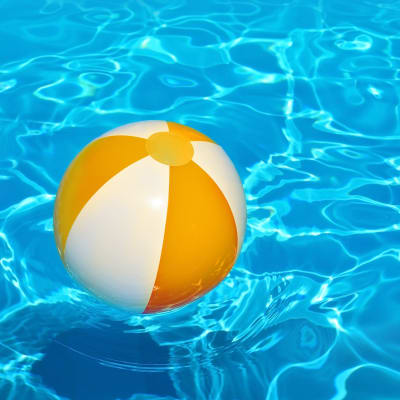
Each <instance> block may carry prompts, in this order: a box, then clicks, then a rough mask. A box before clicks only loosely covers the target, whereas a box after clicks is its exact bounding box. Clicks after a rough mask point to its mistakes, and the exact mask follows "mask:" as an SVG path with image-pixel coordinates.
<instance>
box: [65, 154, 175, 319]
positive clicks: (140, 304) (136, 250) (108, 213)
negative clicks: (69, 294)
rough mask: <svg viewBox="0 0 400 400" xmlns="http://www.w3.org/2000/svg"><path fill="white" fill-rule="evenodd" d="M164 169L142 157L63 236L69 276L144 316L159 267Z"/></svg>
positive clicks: (165, 185)
mask: <svg viewBox="0 0 400 400" xmlns="http://www.w3.org/2000/svg"><path fill="white" fill-rule="evenodd" d="M168 192H169V166H168V165H164V164H161V163H158V162H156V161H154V160H153V159H152V158H151V157H145V158H143V159H141V160H140V161H137V162H135V163H134V164H132V165H130V166H129V167H127V168H125V169H123V170H122V171H121V172H119V173H118V174H117V175H115V176H114V177H113V178H111V179H110V180H109V181H108V182H106V183H105V184H104V185H103V186H102V187H101V188H100V189H99V190H98V191H97V192H96V193H95V194H94V195H93V197H92V198H91V199H90V200H89V201H88V202H87V204H86V205H85V207H84V208H83V209H82V211H81V212H80V214H79V215H78V217H77V219H76V220H75V222H74V224H73V226H72V228H71V231H70V233H69V235H68V239H67V243H66V247H65V262H66V264H67V267H68V269H69V270H70V272H71V273H72V274H73V275H74V276H75V277H76V278H77V280H78V281H80V282H81V283H82V284H83V285H84V286H86V287H87V288H89V289H90V290H91V291H93V292H94V293H95V294H97V295H98V296H99V297H101V298H103V299H104V300H106V301H108V302H110V303H113V304H115V305H118V306H121V307H125V308H129V309H132V310H133V311H135V312H143V310H144V309H145V308H146V306H147V303H148V301H149V299H150V295H151V292H152V290H153V286H154V283H155V280H156V275H157V271H158V267H159V263H160V257H161V250H162V245H163V239H164V231H165V223H166V218H167V208H168Z"/></svg>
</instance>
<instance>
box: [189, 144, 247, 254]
mask: <svg viewBox="0 0 400 400" xmlns="http://www.w3.org/2000/svg"><path fill="white" fill-rule="evenodd" d="M192 145H193V148H194V156H193V161H194V162H195V163H196V164H198V165H199V166H200V167H201V168H202V169H203V170H204V171H205V172H207V174H208V175H209V176H210V177H211V178H212V179H213V180H214V181H215V183H216V184H217V185H218V187H219V188H220V189H221V191H222V193H223V194H224V196H225V198H226V200H227V201H228V204H229V206H230V207H231V210H232V214H233V216H234V218H235V222H236V229H237V233H238V242H239V243H238V244H239V246H238V249H239V251H240V248H241V246H242V243H243V238H244V234H245V230H246V200H245V197H244V191H243V185H242V182H241V181H240V178H239V175H238V173H237V171H236V168H235V166H234V165H233V163H232V161H231V159H230V158H229V157H228V156H227V154H226V153H225V151H224V150H223V149H222V147H221V146H218V145H217V144H215V143H211V142H197V141H196V142H192Z"/></svg>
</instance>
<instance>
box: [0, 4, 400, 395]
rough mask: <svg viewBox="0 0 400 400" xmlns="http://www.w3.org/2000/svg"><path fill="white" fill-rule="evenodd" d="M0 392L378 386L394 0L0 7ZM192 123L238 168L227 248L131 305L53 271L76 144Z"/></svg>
mask: <svg viewBox="0 0 400 400" xmlns="http://www.w3.org/2000/svg"><path fill="white" fill-rule="evenodd" d="M0 44H1V47H0V49H1V51H0V267H1V268H0V399H1V400H6V399H7V400H9V399H12V400H14V399H16V400H48V399H49V400H50V399H51V400H55V399H70V400H116V399H120V400H128V399H129V400H154V399H163V400H167V399H168V400H172V399H188V400H219V399H221V400H247V399H251V400H258V399H265V400H325V399H330V400H342V399H346V400H353V399H354V400H365V399H368V400H369V399H374V400H389V399H390V400H399V399H400V312H399V310H400V308H399V307H400V214H399V212H400V208H399V204H400V155H399V154H400V125H399V121H398V119H399V98H400V84H399V82H400V2H399V1H398V0H380V1H372V0H279V1H278V0H237V1H236V0H219V1H217V0H214V1H210V0H201V1H200V0H191V1H189V0H162V1H161V0H150V1H144V0H143V1H142V0H135V1H134V0H131V1H125V2H120V1H113V0H96V1H95V0H79V1H77V0H46V1H42V0H37V1H35V2H32V1H27V0H1V1H0ZM145 119H162V120H170V121H176V122H180V123H184V124H187V125H189V126H192V127H194V128H196V129H198V130H200V131H202V132H204V133H205V134H207V135H209V136H210V137H212V138H213V139H214V140H215V141H217V142H219V143H220V144H221V145H222V146H223V147H224V148H225V149H226V151H227V153H228V154H229V155H230V156H231V158H232V160H233V161H234V163H235V164H236V166H237V168H238V171H239V173H240V176H241V178H242V180H243V182H244V187H245V191H246V195H247V204H248V225H247V234H246V240H245V243H244V246H243V250H242V254H241V256H240V258H239V260H238V262H237V264H236V266H235V267H234V269H233V270H232V272H231V274H230V275H229V276H228V278H227V279H225V280H224V281H223V282H222V283H221V284H220V285H219V286H218V287H217V288H216V289H215V290H213V291H212V292H211V293H209V294H208V295H206V296H205V297H204V298H202V299H200V300H199V301H197V302H196V303H194V304H191V305H189V306H187V307H184V308H182V309H179V310H176V311H174V312H170V313H167V314H163V315H154V316H134V315H129V314H128V313H125V312H122V311H119V310H117V309H114V308H112V307H110V306H107V305H105V304H103V303H101V302H100V301H97V300H96V299H95V298H93V297H92V296H91V295H89V294H88V293H86V292H85V291H84V289H82V288H81V287H79V286H78V285H77V284H76V283H75V282H74V281H73V280H72V279H71V278H70V276H69V275H68V274H67V272H66V271H65V269H64V268H63V266H62V262H61V260H60V258H59V256H58V254H57V250H56V246H55V243H54V239H53V232H52V212H53V206H54V198H55V193H56V191H57V186H58V183H59V182H60V180H61V177H62V175H63V173H64V171H65V169H66V167H67V166H68V164H69V162H70V161H71V160H72V159H73V157H74V156H75V155H76V154H77V153H78V152H79V150H80V149H81V148H82V147H83V146H84V145H85V144H87V143H88V142H89V141H91V140H92V139H94V138H95V137H97V136H99V135H100V134H102V133H104V132H106V131H107V130H109V129H111V128H113V127H116V126H119V125H122V124H125V123H128V122H134V121H140V120H145Z"/></svg>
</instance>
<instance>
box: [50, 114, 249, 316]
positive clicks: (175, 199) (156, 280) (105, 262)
mask: <svg viewBox="0 0 400 400" xmlns="http://www.w3.org/2000/svg"><path fill="white" fill-rule="evenodd" d="M245 224H246V208H245V200H244V194H243V188H242V185H241V182H240V179H239V176H238V174H237V172H236V170H235V167H234V166H233V164H232V163H231V161H230V159H229V158H228V156H227V155H226V154H225V152H224V151H223V150H222V148H221V147H220V146H218V145H217V144H215V143H214V142H213V141H212V140H211V139H209V138H208V137H207V136H205V135H203V134H201V133H200V132H198V131H196V130H194V129H191V128H189V127H186V126H184V125H180V124H176V123H173V122H164V121H145V122H139V123H134V124H130V125H125V126H122V127H120V128H117V129H114V130H112V131H110V132H108V133H106V134H105V135H103V136H100V137H99V138H98V139H96V140H94V141H93V142H91V143H90V144H89V145H88V146H86V147H85V148H84V149H83V150H82V151H81V152H80V153H79V154H78V156H77V157H76V158H75V159H74V160H73V161H72V163H71V165H70V166H69V168H68V170H67V172H66V173H65V175H64V177H63V180H62V182H61V184H60V188H59V190H58V193H57V199H56V205H55V212H54V232H55V236H56V241H57V247H58V249H59V252H60V254H61V257H62V259H63V261H64V263H65V265H66V266H67V268H68V270H69V271H70V272H71V273H72V275H73V276H74V277H76V278H77V279H78V280H79V281H80V282H81V283H82V284H83V285H84V286H86V287H87V288H89V289H90V290H91V291H92V292H93V293H95V294H96V295H98V296H99V297H101V298H103V299H104V300H106V301H108V302H110V303H112V304H114V305H117V306H120V307H124V308H128V309H131V310H133V311H135V312H144V313H152V312H158V311H163V310H167V309H171V308H174V307H178V306H181V305H184V304H187V303H189V302H191V301H193V300H195V299H196V298H198V297H200V296H201V295H203V294H204V293H206V292H208V291H209V290H210V289H212V288H213V287H214V286H215V285H217V284H218V283H219V282H220V281H221V280H222V279H223V278H224V277H225V276H226V275H227V274H228V272H229V271H230V269H231V268H232V266H233V264H234V262H235V260H236V257H237V255H238V253H239V250H240V247H241V244H242V241H243V235H244V229H245Z"/></svg>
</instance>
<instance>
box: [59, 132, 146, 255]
mask: <svg viewBox="0 0 400 400" xmlns="http://www.w3.org/2000/svg"><path fill="white" fill-rule="evenodd" d="M145 143H146V140H145V139H142V138H138V137H133V136H109V137H104V138H100V139H97V140H95V141H94V142H92V143H90V144H89V145H88V146H86V147H85V148H84V149H83V150H82V151H81V152H80V153H79V154H78V155H77V157H76V158H75V159H74V160H73V161H72V163H71V164H70V166H69V167H68V169H67V171H66V173H65V175H64V177H63V179H62V181H61V184H60V187H59V189H58V192H57V199H56V203H55V208H54V234H55V236H56V243H57V247H58V250H59V251H60V254H61V257H64V250H65V243H66V241H67V237H68V234H69V231H70V229H71V227H72V224H73V223H74V221H75V219H76V217H77V216H78V214H79V213H80V211H81V210H82V208H83V207H84V206H85V204H86V203H87V202H88V200H89V199H90V198H91V197H92V196H93V195H94V194H95V193H96V192H97V190H99V189H100V187H101V186H103V185H104V184H105V183H106V182H107V181H108V180H109V179H110V178H112V177H113V176H114V175H115V174H117V173H118V172H120V171H121V170H122V169H124V168H126V167H127V166H129V165H130V164H132V163H134V162H135V161H138V160H140V159H141V158H143V157H145V156H146V155H147V151H146V146H145Z"/></svg>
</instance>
